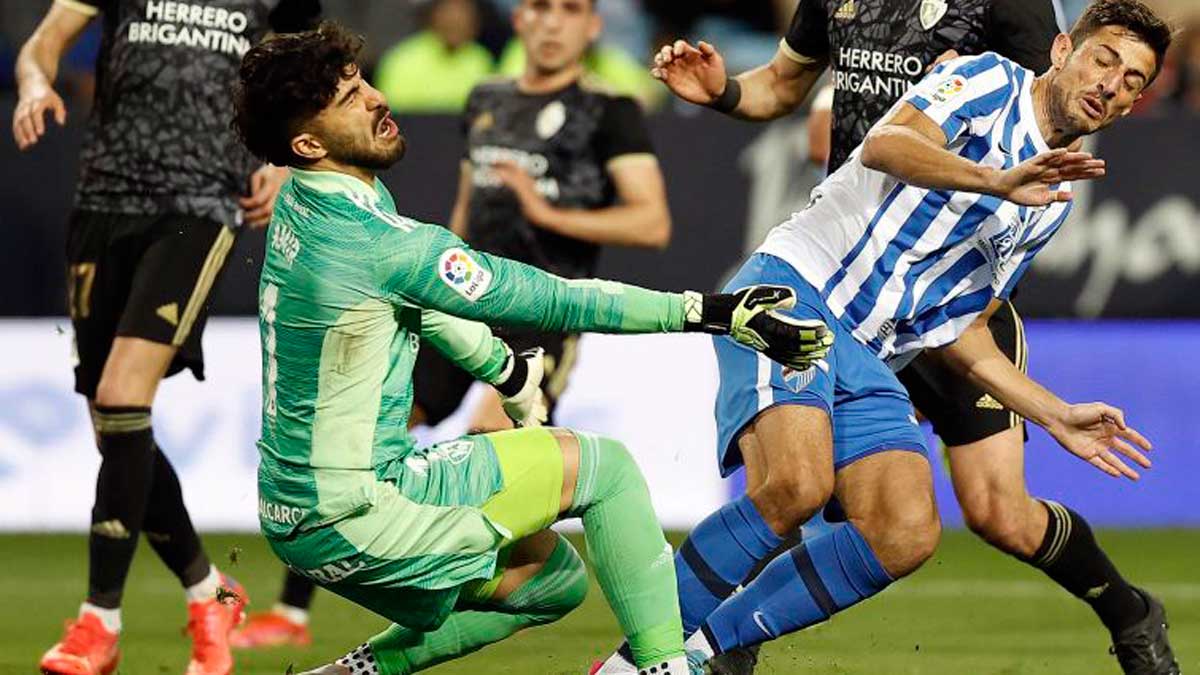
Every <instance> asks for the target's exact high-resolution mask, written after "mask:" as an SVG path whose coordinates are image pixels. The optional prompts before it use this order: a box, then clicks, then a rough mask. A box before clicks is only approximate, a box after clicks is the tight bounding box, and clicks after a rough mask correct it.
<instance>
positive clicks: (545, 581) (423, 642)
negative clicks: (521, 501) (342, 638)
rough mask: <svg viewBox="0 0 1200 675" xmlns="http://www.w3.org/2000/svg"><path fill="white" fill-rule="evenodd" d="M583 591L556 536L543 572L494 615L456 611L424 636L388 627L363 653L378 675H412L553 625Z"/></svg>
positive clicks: (568, 551)
mask: <svg viewBox="0 0 1200 675" xmlns="http://www.w3.org/2000/svg"><path fill="white" fill-rule="evenodd" d="M587 587H588V582H587V569H586V568H585V567H584V565H583V560H581V559H580V558H579V554H578V553H576V552H575V549H574V548H573V547H572V546H571V544H570V542H568V541H567V540H566V539H564V538H563V537H562V535H559V538H558V545H557V546H556V547H555V548H554V551H553V553H551V554H550V558H549V560H547V561H546V564H545V565H543V566H542V569H541V570H539V571H538V573H537V574H536V575H535V576H534V577H533V578H532V579H530V580H529V581H527V582H525V583H524V584H522V585H521V586H520V587H519V588H517V589H516V590H514V591H513V592H512V593H509V595H508V597H507V598H505V599H504V601H503V602H501V603H496V604H495V605H494V606H495V609H494V610H489V609H465V610H458V611H455V612H454V613H453V614H451V615H450V617H449V618H447V619H446V622H445V623H443V624H442V625H441V626H440V627H438V629H437V630H433V631H429V632H426V633H422V632H419V631H415V630H412V629H409V628H405V627H403V626H399V625H396V624H392V625H391V626H390V627H389V628H388V629H387V630H385V631H383V632H382V633H380V634H379V635H376V636H375V637H373V638H371V639H370V640H369V641H368V642H367V645H368V646H369V648H370V649H369V652H365V653H367V654H368V657H367V658H371V659H373V660H374V665H375V666H376V667H377V668H378V672H379V673H381V675H408V674H409V673H415V672H417V671H420V670H425V669H427V668H431V667H433V666H435V665H437V664H439V663H443V662H445V661H449V660H451V659H455V658H458V657H460V656H465V655H467V654H470V653H471V652H474V651H478V650H479V649H482V648H483V647H486V646H487V645H489V644H492V643H493V642H499V641H500V640H503V639H504V638H506V637H508V636H510V635H512V634H513V633H516V632H517V631H519V630H521V629H522V628H528V627H529V626H536V625H539V624H544V623H550V622H552V621H556V620H558V619H560V618H562V617H563V616H564V615H566V613H567V612H570V611H571V610H572V609H574V608H576V607H578V606H579V605H580V603H582V602H583V599H584V597H585V596H586V595H587ZM467 601H470V599H467ZM478 602H479V603H480V605H479V606H486V604H490V603H486V604H485V603H484V599H482V598H481V599H479V601H478ZM363 651H364V650H362V648H361V647H360V648H359V649H357V650H355V651H354V652H351V653H350V654H349V655H347V656H346V657H345V658H346V659H347V660H348V661H350V662H351V663H352V662H353V661H355V660H360V659H361V658H363V657H361V656H359V657H355V654H357V653H360V652H363ZM340 662H341V661H339V663H340ZM346 665H350V663H347V664H346ZM351 667H352V670H353V666H351Z"/></svg>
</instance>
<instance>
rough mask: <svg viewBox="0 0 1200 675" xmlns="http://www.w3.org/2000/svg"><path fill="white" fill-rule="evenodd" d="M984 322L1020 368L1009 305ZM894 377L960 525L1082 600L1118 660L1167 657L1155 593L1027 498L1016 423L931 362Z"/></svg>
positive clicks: (1021, 337) (1055, 510)
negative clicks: (950, 488)
mask: <svg viewBox="0 0 1200 675" xmlns="http://www.w3.org/2000/svg"><path fill="white" fill-rule="evenodd" d="M988 328H989V329H990V330H991V332H992V336H993V337H994V338H995V340H996V344H997V345H998V346H999V347H1000V349H1001V350H1002V351H1003V352H1004V353H1005V354H1006V355H1007V356H1008V357H1009V358H1010V359H1012V361H1013V362H1014V363H1015V364H1016V365H1017V366H1018V367H1020V368H1022V369H1024V368H1025V367H1026V365H1027V361H1028V357H1027V355H1028V347H1027V344H1026V341H1025V331H1024V327H1023V325H1022V323H1021V319H1020V316H1019V315H1018V314H1017V313H1016V311H1015V310H1014V308H1013V307H1012V305H1011V304H1006V305H1005V307H1003V308H1001V310H1000V311H997V312H996V313H995V314H994V315H993V316H992V319H991V320H990V321H989V323H988ZM901 378H902V381H903V382H904V384H905V386H906V387H907V388H908V390H909V392H910V393H911V394H912V396H913V401H914V402H915V403H916V404H917V405H918V407H920V408H924V409H928V410H929V411H930V412H929V418H930V421H931V422H932V423H933V426H934V431H935V432H937V433H938V435H939V436H940V437H941V438H942V440H943V442H944V443H945V444H946V446H947V447H946V452H947V455H948V457H949V462H950V469H951V477H952V480H953V483H954V491H955V495H956V496H957V498H958V502H959V505H960V506H961V507H962V510H963V516H964V519H965V520H966V523H967V526H968V527H969V528H970V529H971V530H972V531H973V532H975V533H976V534H978V535H979V536H980V537H982V538H983V539H984V540H985V541H987V542H988V543H990V544H992V545H993V546H995V547H996V548H998V549H1000V550H1001V551H1004V552H1005V553H1008V554H1010V555H1012V556H1013V557H1015V558H1017V559H1018V560H1021V561H1023V562H1026V563H1028V564H1030V565H1032V566H1034V567H1037V568H1039V569H1041V570H1043V571H1044V572H1045V573H1046V574H1047V576H1049V577H1050V578H1051V579H1053V580H1054V581H1055V582H1057V583H1058V584H1059V585H1060V586H1062V587H1063V588H1064V589H1066V590H1067V591H1068V592H1070V593H1071V594H1072V595H1075V596H1076V597H1078V598H1080V599H1082V600H1084V601H1085V602H1087V603H1088V604H1089V605H1090V606H1091V607H1092V609H1093V610H1094V611H1095V612H1096V614H1097V616H1099V617H1100V620H1101V621H1102V622H1103V623H1104V625H1105V627H1107V628H1108V630H1109V632H1110V633H1111V634H1112V636H1113V641H1114V643H1115V644H1116V645H1117V647H1118V649H1117V651H1118V657H1119V658H1120V659H1121V660H1122V661H1123V662H1130V661H1131V662H1155V661H1159V662H1161V663H1162V664H1165V665H1169V664H1171V663H1173V660H1174V659H1173V658H1172V657H1171V648H1170V644H1169V642H1168V640H1167V635H1166V629H1165V627H1164V626H1163V624H1164V621H1163V618H1162V617H1163V610H1162V607H1161V605H1160V604H1158V602H1157V600H1155V599H1153V598H1152V597H1150V596H1149V595H1147V594H1146V593H1145V592H1144V591H1142V590H1140V589H1137V588H1134V587H1132V586H1130V585H1129V583H1128V582H1127V581H1126V580H1125V579H1124V578H1123V577H1122V576H1121V574H1120V573H1119V572H1118V571H1117V569H1116V568H1115V566H1114V565H1113V564H1112V562H1111V561H1110V560H1109V558H1108V556H1107V555H1105V553H1104V551H1103V550H1102V549H1101V548H1100V547H1099V545H1098V544H1097V542H1096V540H1095V537H1094V536H1093V535H1092V531H1091V528H1090V526H1089V525H1088V523H1087V521H1086V520H1084V518H1083V517H1082V516H1080V515H1079V514H1078V513H1076V512H1075V511H1073V510H1071V509H1070V508H1067V507H1065V506H1063V505H1061V504H1058V503H1056V502H1050V501H1045V500H1039V499H1036V498H1034V497H1032V496H1030V494H1029V492H1028V490H1027V488H1026V484H1025V467H1024V459H1025V457H1024V455H1025V429H1024V423H1023V422H1022V420H1021V419H1020V418H1019V417H1018V416H1016V415H1015V414H1013V413H1012V412H1010V411H1009V410H1006V409H1005V408H1003V407H1002V406H1001V405H1000V404H999V403H998V402H997V401H995V400H994V399H992V398H991V397H990V396H987V395H986V394H985V393H984V392H983V391H981V390H979V389H978V388H977V387H975V386H973V385H971V384H970V383H969V382H967V381H965V380H964V379H963V378H962V377H960V376H958V375H957V374H956V373H953V372H951V371H949V370H948V369H946V368H944V367H943V366H942V365H941V364H940V363H938V362H936V361H933V360H927V359H918V360H916V361H915V362H914V363H913V364H912V365H911V366H910V367H909V368H907V369H905V371H902V372H901ZM1152 613H1153V616H1152V615H1151V614H1152ZM1139 654H1140V655H1139ZM1127 669H1128V668H1127ZM1128 670H1130V672H1138V671H1137V669H1136V668H1132V669H1128ZM1152 672H1153V671H1152ZM1165 672H1170V671H1169V670H1167V671H1165Z"/></svg>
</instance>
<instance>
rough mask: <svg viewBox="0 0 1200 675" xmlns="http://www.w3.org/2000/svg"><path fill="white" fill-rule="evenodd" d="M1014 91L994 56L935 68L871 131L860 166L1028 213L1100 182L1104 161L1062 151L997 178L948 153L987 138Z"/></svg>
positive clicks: (996, 171) (994, 173)
mask: <svg viewBox="0 0 1200 675" xmlns="http://www.w3.org/2000/svg"><path fill="white" fill-rule="evenodd" d="M1012 86H1015V85H1014V84H1013V81H1012V79H1011V78H1010V76H1009V75H1008V73H1007V70H1006V69H1005V68H1004V67H1003V65H1002V64H1001V63H1000V61H999V59H997V58H996V57H995V56H989V55H984V56H980V57H973V58H968V59H956V60H954V61H950V62H947V63H945V64H943V65H942V66H939V67H938V69H937V70H935V71H934V73H933V74H931V75H930V76H928V77H926V78H925V79H924V80H922V81H921V82H920V83H919V84H918V85H917V86H916V87H914V88H913V89H912V90H910V91H909V93H908V94H906V95H905V98H904V99H903V100H902V102H901V103H900V104H899V105H897V106H896V107H895V108H893V110H892V111H891V112H890V113H889V114H888V115H887V116H886V117H884V118H883V119H882V120H880V121H879V123H878V124H876V125H875V126H874V127H872V128H871V131H870V132H869V133H868V134H867V137H866V140H864V141H863V145H862V150H861V153H862V154H861V156H860V159H861V161H862V163H863V165H864V166H866V167H867V168H869V169H874V170H876V171H882V172H884V173H888V174H890V175H892V176H895V177H896V178H897V179H899V180H900V181H902V182H904V183H908V184H909V185H914V186H917V187H921V188H926V189H931V190H949V191H961V192H975V193H980V194H988V195H993V196H996V197H999V198H1001V199H1005V200H1008V201H1011V202H1015V203H1017V204H1022V205H1025V206H1046V205H1048V204H1052V203H1054V202H1064V201H1069V200H1070V199H1071V195H1070V193H1069V192H1065V191H1061V190H1057V189H1056V186H1058V185H1059V184H1060V183H1063V182H1067V181H1072V180H1089V179H1093V178H1098V177H1100V176H1103V175H1104V167H1105V165H1104V161H1103V160H1100V159H1095V158H1094V157H1092V155H1091V154H1090V153H1086V152H1070V151H1069V150H1067V149H1065V148H1061V149H1057V150H1051V151H1049V152H1046V153H1042V154H1040V155H1038V156H1036V157H1034V158H1032V159H1030V160H1028V161H1025V162H1022V163H1021V164H1018V165H1017V166H1015V167H1013V168H1011V169H1007V170H1002V169H996V168H993V167H989V166H985V165H983V164H980V163H977V162H972V161H971V160H969V159H967V158H966V157H962V156H960V155H958V154H957V153H955V152H952V151H950V150H949V149H948V146H949V145H950V144H951V142H953V141H957V140H959V139H960V138H962V137H963V136H966V135H979V136H986V134H987V133H988V132H989V130H990V129H991V126H992V125H993V124H995V123H996V118H997V117H998V116H999V113H1000V110H1001V108H1002V107H1003V105H1004V103H1005V102H1006V101H1007V98H1008V97H1007V96H1006V95H1004V94H1005V89H1006V88H1011V87H1012Z"/></svg>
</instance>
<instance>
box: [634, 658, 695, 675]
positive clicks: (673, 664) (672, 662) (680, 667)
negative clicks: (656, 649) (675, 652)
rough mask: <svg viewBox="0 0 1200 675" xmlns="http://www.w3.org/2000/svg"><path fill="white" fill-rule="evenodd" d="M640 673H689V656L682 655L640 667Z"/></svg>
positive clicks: (657, 674)
mask: <svg viewBox="0 0 1200 675" xmlns="http://www.w3.org/2000/svg"><path fill="white" fill-rule="evenodd" d="M637 672H638V675H688V662H687V657H686V656H683V655H680V656H676V657H675V658H673V659H667V660H666V661H663V662H662V663H656V664H654V665H652V666H646V667H645V668H640V669H638V671H637Z"/></svg>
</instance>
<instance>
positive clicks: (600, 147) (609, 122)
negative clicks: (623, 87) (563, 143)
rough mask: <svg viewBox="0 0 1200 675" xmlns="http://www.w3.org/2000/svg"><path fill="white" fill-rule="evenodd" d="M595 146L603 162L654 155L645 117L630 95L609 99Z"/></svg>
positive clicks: (597, 131) (598, 157)
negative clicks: (625, 156) (625, 157)
mask: <svg viewBox="0 0 1200 675" xmlns="http://www.w3.org/2000/svg"><path fill="white" fill-rule="evenodd" d="M592 147H593V149H594V150H595V152H596V159H598V160H599V161H600V163H601V164H607V163H608V162H609V161H611V160H613V159H615V158H617V157H621V156H623V155H653V154H654V145H653V144H652V143H651V142H650V133H649V132H648V131H647V130H646V118H645V116H643V115H642V109H641V107H640V106H638V104H637V102H636V101H634V100H633V99H632V98H629V97H628V96H615V97H613V98H610V99H609V100H608V102H607V103H606V104H605V106H604V112H603V113H602V114H601V117H600V124H599V126H598V127H597V129H596V135H595V138H594V139H593V141H592Z"/></svg>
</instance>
